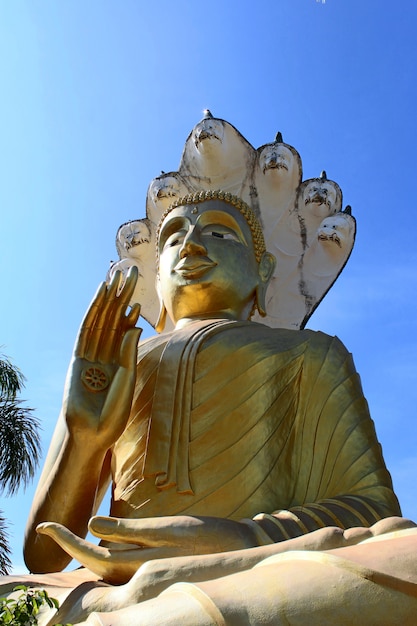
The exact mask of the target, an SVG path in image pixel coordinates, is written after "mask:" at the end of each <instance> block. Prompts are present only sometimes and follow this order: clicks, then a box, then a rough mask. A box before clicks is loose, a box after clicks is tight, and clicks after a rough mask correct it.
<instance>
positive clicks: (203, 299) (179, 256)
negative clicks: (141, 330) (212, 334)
mask: <svg viewBox="0 0 417 626" xmlns="http://www.w3.org/2000/svg"><path fill="white" fill-rule="evenodd" d="M158 248H159V258H160V260H159V285H158V289H159V292H160V296H161V297H162V300H163V302H164V304H165V307H166V309H167V311H168V313H169V315H170V316H171V318H172V319H173V321H174V322H178V321H179V320H183V319H187V318H197V319H201V318H203V319H204V318H210V317H214V318H217V317H226V318H230V319H248V317H249V314H250V311H251V308H252V304H253V301H254V295H255V289H256V286H257V284H258V281H259V280H260V277H259V265H258V263H257V261H256V258H255V253H254V248H253V241H252V234H251V230H250V228H249V226H248V224H247V222H246V220H245V218H244V217H243V215H242V214H241V213H240V212H239V211H238V210H237V209H235V207H233V206H231V205H229V204H227V203H225V202H222V201H221V200H208V201H206V202H202V203H197V204H195V205H193V204H191V205H186V206H182V207H178V208H176V209H173V210H172V211H171V212H170V213H169V215H168V216H167V217H166V218H165V220H164V222H163V224H162V228H161V231H160V236H159V242H158Z"/></svg>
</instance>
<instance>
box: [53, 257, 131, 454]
mask: <svg viewBox="0 0 417 626" xmlns="http://www.w3.org/2000/svg"><path fill="white" fill-rule="evenodd" d="M119 280H120V273H119V272H116V274H115V275H114V277H113V279H112V280H111V282H110V285H109V286H107V285H106V284H105V283H103V284H102V285H101V287H100V288H99V290H98V292H97V294H96V296H95V298H94V299H93V302H92V304H91V306H90V308H89V310H88V311H87V314H86V316H85V318H84V320H83V322H82V324H81V328H80V331H79V334H78V337H77V342H76V345H75V349H74V357H73V360H72V362H71V365H70V368H69V372H68V377H67V383H66V387H65V396H64V415H65V419H66V422H67V426H68V430H69V432H70V435H71V436H73V437H74V438H77V437H79V439H80V440H82V439H84V438H85V436H88V435H90V434H91V433H94V440H95V442H96V444H97V445H102V446H103V448H104V449H106V448H108V447H110V446H111V445H112V444H113V443H114V442H115V441H116V440H117V438H118V437H119V436H120V434H121V433H122V431H123V429H124V427H125V425H126V422H127V419H128V416H129V412H130V405H131V402H132V396H133V390H134V385H135V376H136V353H137V343H138V340H139V336H140V333H141V330H140V329H139V328H135V324H136V322H137V320H138V317H139V311H140V308H139V306H138V305H135V306H133V307H132V309H131V311H130V312H129V313H128V314H127V313H126V311H127V308H128V306H129V301H130V298H131V295H132V293H133V290H134V288H135V284H136V280H137V270H136V269H133V270H132V271H131V272H130V273H129V275H128V277H127V279H126V282H125V284H124V285H123V287H122V288H121V289H120V290H119V293H118V286H119Z"/></svg>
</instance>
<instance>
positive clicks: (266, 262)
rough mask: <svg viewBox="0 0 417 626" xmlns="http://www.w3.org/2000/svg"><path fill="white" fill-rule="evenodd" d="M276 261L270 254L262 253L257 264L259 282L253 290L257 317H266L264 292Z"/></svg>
mask: <svg viewBox="0 0 417 626" xmlns="http://www.w3.org/2000/svg"><path fill="white" fill-rule="evenodd" d="M275 264H276V259H275V257H274V255H273V254H271V253H270V252H264V253H263V255H262V259H261V260H260V263H259V281H258V284H257V286H256V290H255V304H256V308H257V309H258V311H259V315H261V316H262V317H265V316H266V290H267V289H268V285H269V281H270V280H271V278H272V274H273V273H274V269H275Z"/></svg>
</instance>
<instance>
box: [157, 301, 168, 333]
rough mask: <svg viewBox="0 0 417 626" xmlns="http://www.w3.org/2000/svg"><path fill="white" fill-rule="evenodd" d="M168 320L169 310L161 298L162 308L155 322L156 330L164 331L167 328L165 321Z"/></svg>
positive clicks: (158, 331)
mask: <svg viewBox="0 0 417 626" xmlns="http://www.w3.org/2000/svg"><path fill="white" fill-rule="evenodd" d="M166 320H167V310H166V308H165V304H164V303H163V301H162V299H160V309H159V315H158V319H157V322H156V324H155V330H156V332H157V333H162V332H163V330H164V328H165V323H166Z"/></svg>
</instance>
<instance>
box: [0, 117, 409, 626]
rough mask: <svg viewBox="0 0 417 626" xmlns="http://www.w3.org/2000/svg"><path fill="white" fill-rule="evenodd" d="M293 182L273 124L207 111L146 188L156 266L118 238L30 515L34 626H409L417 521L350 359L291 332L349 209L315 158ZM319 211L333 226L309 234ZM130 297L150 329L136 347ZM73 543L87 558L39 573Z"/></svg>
mask: <svg viewBox="0 0 417 626" xmlns="http://www.w3.org/2000/svg"><path fill="white" fill-rule="evenodd" d="M211 140H213V141H212V143H210V142H211ZM203 144H205V145H203ZM201 146H203V147H201ZM219 146H220V147H219ZM219 150H220V153H221V154H220V153H219ZM239 150H240V152H239ZM265 154H267V156H268V155H269V156H268V159H269V160H268V167H265V158H264V157H265ZM284 157H285V158H284ZM220 165H221V166H220ZM228 167H230V171H231V173H230V176H229V177H228V173H227V168H228ZM239 168H240V169H239ZM225 172H226V173H225ZM204 173H205V174H206V175H205V176H203V174H204ZM301 180H302V169H301V160H300V157H299V155H298V153H297V152H296V151H295V150H294V149H293V148H292V147H291V146H288V145H287V144H283V143H282V136H281V135H280V134H279V135H277V139H276V141H275V142H274V143H273V144H267V145H266V146H263V147H262V148H260V149H258V151H255V150H254V149H253V148H252V147H251V146H250V144H248V142H246V140H245V139H244V138H243V137H242V136H241V135H240V134H239V133H238V131H236V129H234V128H233V127H232V126H231V125H229V124H228V123H226V122H224V121H222V120H214V119H213V118H212V117H211V114H210V115H207V116H206V118H205V120H203V121H202V122H200V123H199V124H198V125H197V126H196V128H195V129H194V130H193V132H192V133H191V135H190V137H189V139H188V140H187V143H186V148H185V150H184V155H183V160H182V162H181V166H180V169H179V172H176V173H175V172H174V173H173V172H170V173H169V174H166V175H163V176H161V177H158V178H157V179H155V180H154V181H153V183H152V184H151V186H150V188H149V191H148V199H147V218H146V226H147V228H148V229H149V237H148V238H147V239H146V241H145V240H141V242H140V243H141V245H143V246H149V245H150V244H151V242H154V241H156V246H157V267H156V268H142V267H141V266H138V269H139V272H138V271H137V269H136V268H135V262H134V261H132V259H135V258H145V257H146V258H149V250H148V249H146V250H145V249H143V250H142V251H141V252H140V254H136V253H135V254H134V255H132V254H130V257H129V258H128V259H127V258H125V257H123V256H122V255H121V257H120V269H122V270H123V271H125V270H126V268H127V267H128V266H130V265H132V266H133V269H132V270H131V271H130V272H129V273H128V274H127V276H124V277H123V279H122V277H121V274H120V272H118V271H116V270H117V269H118V264H117V263H116V264H115V265H114V267H113V270H114V271H111V272H110V275H112V278H110V281H109V284H105V283H104V284H103V285H102V286H101V287H100V288H99V290H98V292H97V294H96V296H95V298H94V299H93V302H92V304H91V306H90V308H89V310H88V312H87V314H86V316H85V318H84V321H83V322H82V325H81V328H80V331H79V335H78V338H77V341H76V345H75V349H74V357H73V360H72V362H71V364H70V368H69V372H68V377H67V383H66V387H65V393H64V402H63V408H62V412H61V416H60V418H59V421H58V424H57V428H56V431H55V434H54V436H53V439H52V443H51V446H50V450H49V453H48V456H47V459H46V462H45V467H44V470H43V473H42V475H41V478H40V481H39V485H38V489H37V492H36V495H35V499H34V503H33V506H32V511H31V515H30V518H29V520H28V525H27V534H26V540H25V559H26V563H27V565H28V568H29V570H30V571H31V572H34V574H32V575H28V576H27V577H19V582H24V583H25V584H32V585H37V586H46V585H47V586H50V587H51V588H52V590H53V592H54V593H55V595H58V596H60V599H61V600H63V603H62V606H61V608H60V609H59V611H58V613H57V614H56V615H46V616H44V618H43V619H44V621H43V622H42V623H43V625H44V626H46V625H48V626H52V625H53V624H57V623H65V622H71V623H73V624H76V623H77V624H81V623H84V620H87V622H86V623H87V624H98V625H101V626H104V625H107V624H108V625H110V624H112V625H116V626H127V625H129V626H131V625H132V624H141V625H146V624H149V625H150V624H152V626H154V625H155V624H158V625H161V626H173V625H175V626H176V625H177V624H179V623H181V624H183V625H184V626H206V625H207V626H208V625H222V626H223V625H227V626H229V625H233V626H234V625H239V626H240V625H241V624H248V625H253V626H254V625H258V624H274V625H280V624H292V625H294V626H295V625H296V626H307V625H309V626H323V625H330V624H332V625H333V624H338V625H340V624H346V625H352V624H356V623H364V624H365V623H366V624H368V625H374V626H385V625H386V626H390V625H391V624H397V623H401V624H402V625H404V626H411V625H413V624H414V623H415V614H416V609H417V560H416V559H415V558H414V556H413V554H414V550H415V547H416V542H417V534H416V533H417V530H416V528H415V526H416V525H415V524H413V523H412V522H410V521H409V520H404V519H402V518H401V517H399V516H400V509H399V505H398V502H397V499H396V497H395V494H394V492H393V489H392V483H391V478H390V475H389V473H388V471H387V469H386V467H385V464H384V461H383V457H382V453H381V447H380V445H379V443H378V441H377V438H376V434H375V429H374V425H373V422H372V420H371V418H370V416H369V411H368V406H367V403H366V400H365V399H364V397H363V393H362V388H361V384H360V380H359V376H358V374H357V373H356V371H355V367H354V364H353V361H352V358H351V355H350V354H349V353H348V352H347V351H346V349H345V347H344V346H343V345H342V344H341V342H340V341H339V340H338V339H337V338H334V337H329V336H327V335H325V334H323V333H320V332H313V331H309V330H303V326H304V324H305V322H306V320H307V319H308V317H309V316H310V315H311V313H312V311H313V310H314V308H315V307H316V306H317V304H318V302H319V301H320V300H321V298H322V297H323V296H324V294H325V292H326V291H327V290H328V288H329V286H330V285H331V284H332V282H334V280H335V279H336V278H337V275H338V273H339V272H340V270H341V268H342V267H343V265H344V263H345V262H346V260H347V258H348V256H349V254H350V251H351V249H352V246H353V240H354V232H355V222H354V220H353V218H352V217H351V215H350V213H349V212H344V213H341V212H340V211H341V202H342V198H341V191H340V188H339V187H338V186H337V185H336V183H333V182H332V181H328V180H327V177H326V176H325V174H323V175H322V176H321V177H320V179H311V180H310V181H305V182H304V183H302V184H300V182H301ZM196 182H199V184H200V185H201V189H200V191H198V192H196V191H195V185H196ZM214 183H223V184H224V187H225V188H227V189H228V192H227V193H225V192H223V191H211V190H210V188H208V187H209V185H212V188H213V187H214ZM219 186H220V185H219ZM310 188H311V189H310ZM306 189H308V190H310V191H309V193H308V198H307V199H308V202H307V201H305V200H304V195H305V190H306ZM256 190H257V191H256ZM255 192H256V193H255ZM278 192H279V193H278ZM276 193H278V196H279V198H280V206H279V207H278V208H277V207H275V205H274V198H275V197H276ZM181 194H183V195H182V196H181ZM184 194H185V195H184ZM233 194H236V195H233ZM303 194H304V195H303ZM258 205H259V206H260V210H259V206H258ZM257 206H258V208H257ZM311 206H313V209H314V210H313V211H311V210H310V208H311ZM263 207H264V209H265V207H266V209H265V210H264V212H262V208H263ZM265 211H266V212H265ZM329 216H336V217H338V218H341V217H342V218H343V221H344V222H346V224H347V225H348V227H349V228H348V229H347V231H348V233H347V235H346V236H345V237H343V238H340V237H339V238H338V237H337V236H336V235H335V234H334V233H333V232H332V233H331V235H327V234H326V233H325V236H324V235H323V233H322V230H323V229H322V230H320V228H318V227H319V226H320V225H321V224H322V221H323V219H324V220H326V219H328V218H329ZM301 226H302V229H301V230H300V227H301ZM297 229H298V230H297ZM317 229H318V230H317ZM316 231H317V232H318V233H319V235H317V233H316ZM276 232H279V233H280V236H279V237H278V239H277V241H278V244H277V245H276V249H274V250H273V252H274V255H275V256H276V257H277V259H278V262H276V260H275V256H274V255H272V254H271V253H270V252H268V251H267V246H266V244H265V239H267V240H268V239H269V240H271V237H275V233H276ZM264 233H267V238H266V237H265V236H264ZM315 233H316V234H315ZM314 237H316V240H317V241H315V240H314ZM274 241H275V239H274ZM283 242H284V243H283ZM317 242H318V243H317ZM284 244H285V245H284ZM335 245H336V248H335ZM319 246H322V248H320V249H319ZM307 248H308V250H307ZM335 250H336V251H335ZM316 253H317V254H316ZM315 255H316V256H315ZM317 255H318V256H317ZM319 257H320V258H319ZM317 259H318V260H317ZM323 259H324V261H323ZM131 261H132V262H131ZM318 261H320V264H321V265H320V272H319V273H317V272H316V271H315V268H316V267H317V263H318ZM323 268H324V269H323ZM316 274H319V278H317V277H316ZM155 275H156V290H157V292H158V296H159V301H160V312H159V317H158V319H156V317H154V306H153V303H154V301H155V298H156V293H154V291H153V289H154V288H153V281H154V277H155ZM323 277H324V278H323ZM316 278H317V279H316ZM315 281H316V282H315ZM138 285H139V289H138ZM151 285H152V286H151ZM271 286H272V289H271ZM281 292H282V299H283V300H285V302H284V304H282V303H281V302H280V297H281ZM137 294H139V296H138V295H137ZM147 294H148V295H147ZM143 297H145V300H146V297H148V300H147V302H148V304H152V306H148V307H147V309H146V310H147V313H146V315H145V317H146V316H148V318H149V321H150V322H151V323H152V324H153V325H154V327H155V328H156V329H157V330H158V331H159V333H160V334H159V335H157V336H155V337H153V338H151V339H148V340H145V341H143V342H140V343H138V342H139V336H140V333H141V331H140V329H139V328H137V327H136V323H137V320H138V317H139V306H138V305H137V304H136V302H137V301H138V299H140V298H143ZM270 308H271V309H272V313H271V312H269V309H270ZM148 318H147V319H148ZM262 319H264V320H265V321H266V325H265V324H263V323H260V322H262ZM251 320H256V321H251ZM164 328H165V330H164ZM110 483H111V484H112V500H111V506H110V517H105V516H96V513H97V510H98V507H99V505H100V502H101V501H102V498H103V495H104V493H105V491H106V489H107V487H108V485H109V484H110ZM88 529H89V530H90V531H91V532H92V534H94V535H95V536H97V537H98V538H99V539H100V540H101V541H100V545H99V546H97V545H94V544H93V543H91V542H89V541H86V540H85V539H84V537H85V536H86V534H87V530H88ZM382 540H383V541H382ZM71 558H76V559H77V560H78V561H79V562H80V563H81V564H82V565H83V566H84V567H83V568H82V569H81V570H78V571H77V572H70V573H66V572H65V573H62V574H54V573H53V572H56V571H59V570H62V569H63V568H65V567H66V566H67V565H68V563H69V562H70V560H71ZM3 583H4V584H3V589H4V590H5V589H7V588H11V586H13V584H16V580H15V579H14V580H9V581H3ZM7 585H8V587H7ZM58 592H59V593H58ZM393 616H394V617H393Z"/></svg>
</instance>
